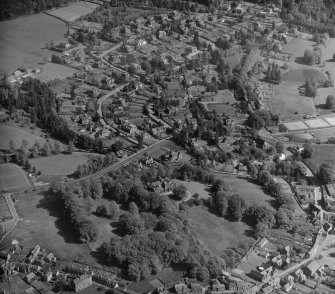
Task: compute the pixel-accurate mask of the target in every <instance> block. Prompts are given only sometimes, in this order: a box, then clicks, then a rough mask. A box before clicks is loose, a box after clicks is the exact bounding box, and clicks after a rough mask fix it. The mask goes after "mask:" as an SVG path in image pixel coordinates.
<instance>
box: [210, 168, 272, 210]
mask: <svg viewBox="0 0 335 294" xmlns="http://www.w3.org/2000/svg"><path fill="white" fill-rule="evenodd" d="M214 175H215V177H216V178H218V179H222V180H224V181H225V182H226V183H227V184H229V185H230V186H231V188H232V192H233V193H237V194H239V195H240V196H241V197H242V198H243V199H244V200H245V201H247V202H249V203H257V204H259V203H260V202H268V203H269V202H270V201H271V200H273V198H272V197H271V196H269V195H267V194H265V193H264V192H263V190H262V189H261V187H260V186H258V185H256V184H253V183H251V182H249V181H248V180H247V179H245V178H242V177H238V176H235V175H228V174H219V173H216V174H214Z"/></svg>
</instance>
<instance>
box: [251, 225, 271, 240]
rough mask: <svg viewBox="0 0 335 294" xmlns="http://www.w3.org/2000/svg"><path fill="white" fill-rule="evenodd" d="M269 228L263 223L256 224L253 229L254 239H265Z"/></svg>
mask: <svg viewBox="0 0 335 294" xmlns="http://www.w3.org/2000/svg"><path fill="white" fill-rule="evenodd" d="M268 230H269V226H268V225H267V224H265V223H258V224H257V225H256V227H255V232H254V234H255V237H256V238H261V237H265V236H266V235H267V233H268Z"/></svg>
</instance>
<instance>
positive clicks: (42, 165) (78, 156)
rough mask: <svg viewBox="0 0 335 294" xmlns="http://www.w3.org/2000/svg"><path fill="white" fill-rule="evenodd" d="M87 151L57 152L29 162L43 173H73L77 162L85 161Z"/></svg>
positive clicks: (56, 174) (52, 174)
mask: <svg viewBox="0 0 335 294" xmlns="http://www.w3.org/2000/svg"><path fill="white" fill-rule="evenodd" d="M88 155H89V154H88V153H83V152H74V153H72V154H58V155H53V156H48V157H40V158H35V159H31V160H30V164H31V165H32V166H35V167H36V169H37V170H40V171H41V172H42V174H43V175H49V176H58V175H64V176H65V175H71V174H73V173H74V172H75V171H76V169H77V167H78V165H79V164H84V163H86V162H87V159H88Z"/></svg>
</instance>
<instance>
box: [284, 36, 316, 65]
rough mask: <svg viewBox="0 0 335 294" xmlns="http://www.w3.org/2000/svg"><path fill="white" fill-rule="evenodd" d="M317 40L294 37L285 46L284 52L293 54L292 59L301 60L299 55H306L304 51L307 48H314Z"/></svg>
mask: <svg viewBox="0 0 335 294" xmlns="http://www.w3.org/2000/svg"><path fill="white" fill-rule="evenodd" d="M314 44H315V42H312V41H307V40H302V39H298V38H292V39H291V40H290V41H289V42H288V43H287V45H286V46H285V47H284V48H283V53H288V54H291V58H290V61H297V62H299V57H300V58H301V57H303V56H304V51H305V50H306V49H311V50H313V45H314Z"/></svg>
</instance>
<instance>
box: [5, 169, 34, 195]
mask: <svg viewBox="0 0 335 294" xmlns="http://www.w3.org/2000/svg"><path fill="white" fill-rule="evenodd" d="M28 186H30V183H29V181H28V179H27V177H26V175H25V173H24V172H23V170H22V169H21V167H19V166H18V165H16V164H12V163H3V164H0V190H5V189H15V188H25V187H28Z"/></svg>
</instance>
